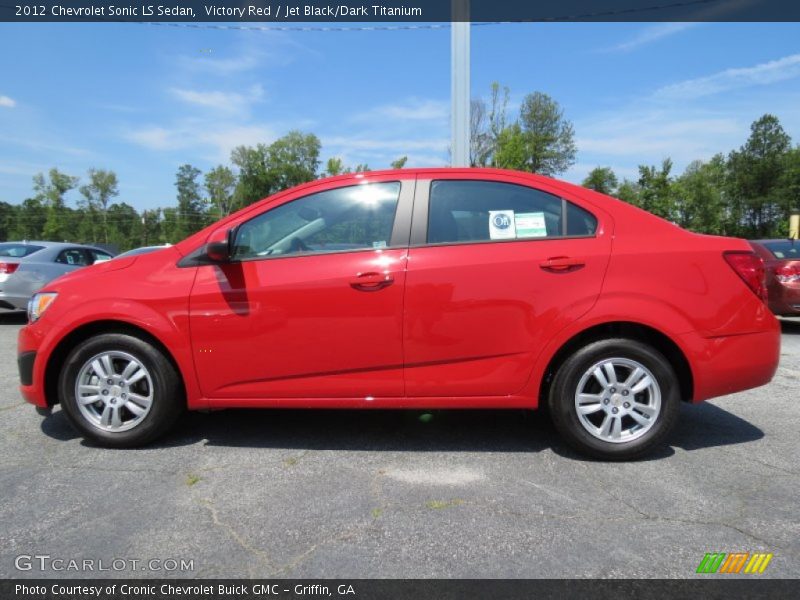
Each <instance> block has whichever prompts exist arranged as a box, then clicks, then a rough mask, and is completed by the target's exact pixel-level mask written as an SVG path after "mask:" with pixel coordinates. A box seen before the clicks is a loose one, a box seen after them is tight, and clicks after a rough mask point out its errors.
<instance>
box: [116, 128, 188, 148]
mask: <svg viewBox="0 0 800 600" xmlns="http://www.w3.org/2000/svg"><path fill="white" fill-rule="evenodd" d="M125 137H126V138H127V139H128V140H130V141H132V142H135V143H136V144H138V145H140V146H144V147H145V148H148V149H150V150H175V149H177V148H183V147H185V144H186V140H185V138H183V137H182V136H179V135H177V132H176V131H175V130H169V129H165V128H163V127H144V128H142V129H137V130H135V131H130V132H128V133H127V134H126V136H125Z"/></svg>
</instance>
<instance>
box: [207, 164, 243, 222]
mask: <svg viewBox="0 0 800 600" xmlns="http://www.w3.org/2000/svg"><path fill="white" fill-rule="evenodd" d="M205 186H206V193H207V194H208V201H209V203H210V204H211V207H212V209H213V210H214V213H215V216H216V217H217V218H219V217H227V216H228V215H229V214H231V213H232V212H233V211H234V209H235V205H234V203H233V193H234V190H235V189H236V176H235V175H234V174H233V171H231V170H230V169H229V168H228V167H225V166H223V165H219V166H218V167H215V168H213V169H211V170H210V171H209V172H208V173H206V178H205Z"/></svg>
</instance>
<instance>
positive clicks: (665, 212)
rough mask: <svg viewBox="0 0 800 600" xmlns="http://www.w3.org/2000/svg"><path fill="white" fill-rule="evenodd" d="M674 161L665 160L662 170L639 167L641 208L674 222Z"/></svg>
mask: <svg viewBox="0 0 800 600" xmlns="http://www.w3.org/2000/svg"><path fill="white" fill-rule="evenodd" d="M671 171H672V160H671V159H669V158H665V159H664V160H663V161H662V163H661V168H660V169H658V168H656V167H655V166H646V165H639V181H638V192H639V193H638V198H639V206H640V207H641V208H643V209H644V210H646V211H649V212H651V213H653V214H654V215H658V216H659V217H662V218H664V219H667V220H669V221H672V220H674V214H673V213H674V208H675V207H674V201H673V194H672V178H671V176H670V173H671Z"/></svg>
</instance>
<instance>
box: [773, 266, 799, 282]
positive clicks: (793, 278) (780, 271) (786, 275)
mask: <svg viewBox="0 0 800 600" xmlns="http://www.w3.org/2000/svg"><path fill="white" fill-rule="evenodd" d="M775 279H777V280H778V281H779V282H780V283H795V282H797V281H800V267H797V266H795V265H781V266H780V267H778V268H777V269H775Z"/></svg>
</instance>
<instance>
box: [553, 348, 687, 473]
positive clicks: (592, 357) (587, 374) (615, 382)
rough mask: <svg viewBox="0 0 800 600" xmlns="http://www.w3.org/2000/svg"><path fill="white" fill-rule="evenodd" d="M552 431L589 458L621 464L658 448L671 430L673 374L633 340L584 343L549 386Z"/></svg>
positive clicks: (676, 394)
mask: <svg viewBox="0 0 800 600" xmlns="http://www.w3.org/2000/svg"><path fill="white" fill-rule="evenodd" d="M549 402H550V413H551V416H552V419H553V422H554V424H555V426H556V429H558V431H559V432H560V433H561V434H562V435H563V436H564V438H565V439H566V440H567V442H569V443H570V444H571V445H572V446H573V447H574V448H576V449H577V450H579V451H581V452H583V453H584V454H588V455H590V456H593V457H595V458H601V459H606V460H626V459H633V458H638V457H641V456H643V455H644V454H646V453H648V452H650V451H651V450H652V449H653V448H655V447H656V446H658V445H660V444H661V443H662V442H663V441H664V440H665V438H666V436H667V435H668V434H669V432H670V430H671V429H672V428H673V427H674V425H675V423H676V421H677V418H678V412H679V404H680V390H679V382H678V378H677V376H676V374H675V370H674V369H673V368H672V365H671V364H670V363H669V361H668V360H667V359H666V358H665V357H664V355H663V354H661V353H660V352H659V351H658V350H656V349H655V348H653V347H651V346H649V345H647V344H644V343H642V342H639V341H636V340H629V339H609V340H601V341H598V342H594V343H592V344H589V345H587V346H585V347H583V348H581V349H580V350H578V351H577V352H575V353H574V354H573V355H572V356H570V357H569V358H568V359H567V360H566V361H565V362H564V363H563V364H562V365H561V367H560V368H559V369H558V371H557V373H556V375H555V377H554V379H553V384H552V386H551V388H550V398H549Z"/></svg>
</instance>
